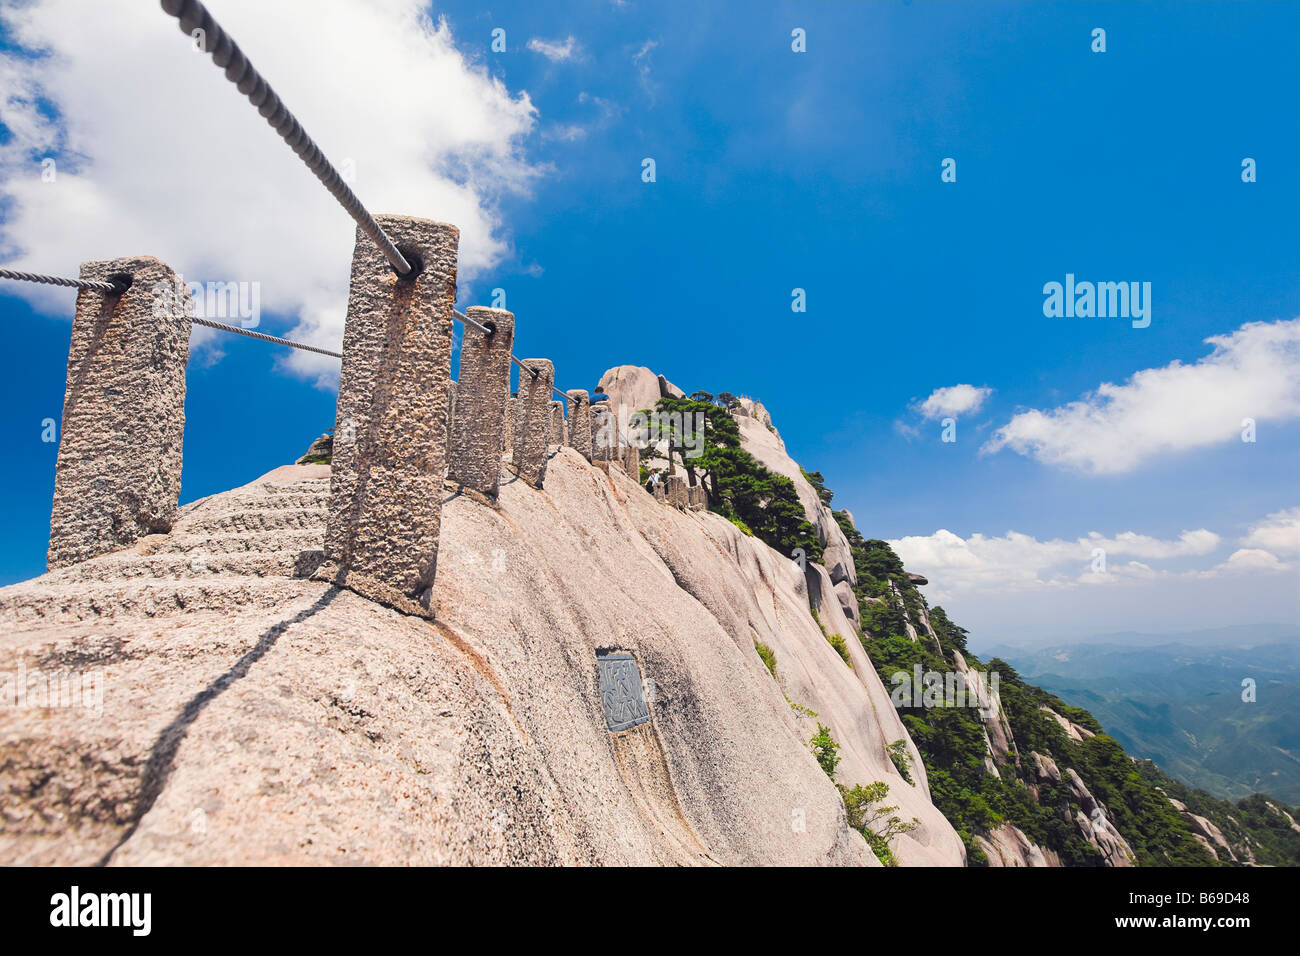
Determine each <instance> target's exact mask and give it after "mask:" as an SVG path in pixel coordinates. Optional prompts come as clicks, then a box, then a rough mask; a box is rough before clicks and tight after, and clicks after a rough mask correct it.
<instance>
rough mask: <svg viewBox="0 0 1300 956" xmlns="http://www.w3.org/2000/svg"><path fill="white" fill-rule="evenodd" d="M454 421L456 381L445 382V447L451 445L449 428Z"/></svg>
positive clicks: (450, 428)
mask: <svg viewBox="0 0 1300 956" xmlns="http://www.w3.org/2000/svg"><path fill="white" fill-rule="evenodd" d="M455 422H456V383H455V382H454V381H453V382H448V383H447V447H448V448H450V447H451V430H452V427H453V426H454V425H455Z"/></svg>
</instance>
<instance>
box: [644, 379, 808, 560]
mask: <svg viewBox="0 0 1300 956" xmlns="http://www.w3.org/2000/svg"><path fill="white" fill-rule="evenodd" d="M696 394H697V395H706V394H707V393H702V392H697V393H696ZM643 414H645V415H647V416H649V415H654V418H655V420H656V421H657V422H659V423H661V424H660V425H659V426H658V427H657V428H656V430H655V431H654V432H653V433H652V434H651V436H650V437H651V441H652V442H653V441H655V440H662V441H664V442H665V444H666V447H667V453H668V457H669V460H670V461H672V462H674V463H676V464H678V465H680V466H681V468H682V470H683V471H685V472H686V475H687V478H688V479H689V481H690V483H691V484H695V483H697V482H702V483H703V484H704V487H705V490H706V491H707V492H708V495H709V510H710V511H715V512H717V513H718V514H720V515H722V516H723V517H724V518H728V519H730V520H732V521H734V522H736V523H737V524H739V525H740V526H741V527H742V528H743V529H744V530H745V531H747V532H748V533H751V534H753V535H754V536H755V537H757V538H758V539H759V540H761V541H763V542H764V543H765V544H768V545H771V546H772V547H773V548H775V549H776V550H777V551H780V552H781V553H782V554H787V555H788V554H793V553H795V549H796V548H801V549H803V552H804V555H805V556H806V557H807V559H808V560H809V561H820V560H821V558H822V552H823V550H824V549H823V546H822V543H821V540H820V539H819V538H818V537H817V532H816V530H815V529H814V528H813V526H812V524H810V523H809V521H808V519H807V517H806V516H805V514H804V510H803V505H802V504H801V503H800V501H799V495H798V492H796V491H795V487H794V482H793V481H791V480H790V479H789V478H786V477H785V476H784V475H778V474H776V472H774V471H772V470H770V469H769V468H767V467H765V466H764V465H763V464H762V463H761V462H759V460H758V459H757V458H755V457H754V456H753V455H751V454H750V453H749V452H747V451H745V450H744V449H743V448H741V447H740V429H739V427H737V425H736V420H735V419H734V418H733V417H732V416H731V414H730V413H729V412H728V411H727V410H726V409H725V408H723V407H722V406H720V405H719V404H717V403H715V402H713V401H697V400H695V399H691V398H661V399H659V401H658V402H657V403H656V405H655V408H654V411H653V412H651V411H650V410H649V409H645V410H644V411H643ZM695 422H703V434H702V435H700V434H696V433H695V432H694V431H692V430H691V427H690V424H691V423H695ZM670 423H671V424H670ZM678 423H687V424H686V425H685V426H683V427H678ZM696 452H698V454H696Z"/></svg>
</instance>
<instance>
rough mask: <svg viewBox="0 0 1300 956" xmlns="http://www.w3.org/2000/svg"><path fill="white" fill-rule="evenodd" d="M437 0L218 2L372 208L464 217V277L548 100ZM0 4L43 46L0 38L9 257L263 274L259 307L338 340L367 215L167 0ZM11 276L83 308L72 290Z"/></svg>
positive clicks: (53, 308) (298, 363)
mask: <svg viewBox="0 0 1300 956" xmlns="http://www.w3.org/2000/svg"><path fill="white" fill-rule="evenodd" d="M426 7H427V4H426V3H424V2H423V0H373V2H370V3H366V4H358V3H354V2H351V0H281V2H278V3H274V4H269V3H262V2H259V0H225V2H223V3H222V5H221V9H220V10H219V11H217V13H218V15H219V16H220V19H221V22H222V25H223V26H225V27H226V29H227V30H229V31H230V33H231V34H232V35H233V36H234V37H235V39H236V41H237V42H238V43H239V44H240V46H241V47H242V48H243V50H244V51H245V53H247V54H248V56H249V58H250V59H251V60H252V61H253V63H254V64H256V66H257V68H258V69H259V70H260V71H261V72H262V74H263V75H264V76H265V77H266V78H267V80H268V82H269V83H271V85H272V86H273V87H274V88H275V90H276V92H277V93H279V94H280V96H281V97H282V98H283V99H284V101H285V103H286V104H287V105H288V107H289V108H290V109H291V110H293V112H294V114H295V115H296V116H297V117H298V119H299V121H300V122H302V124H303V125H304V126H305V127H306V129H307V131H308V133H309V134H310V135H311V136H312V137H313V139H315V141H316V143H317V144H318V145H319V146H320V148H321V149H322V151H323V152H324V153H325V155H326V156H328V157H329V158H330V159H331V161H332V162H333V163H334V164H335V165H336V166H338V167H339V168H340V169H344V168H346V167H351V168H353V169H355V177H354V178H353V180H352V182H351V185H352V187H353V189H354V190H355V191H356V193H357V194H358V196H360V197H361V199H362V201H363V202H364V203H365V204H366V205H367V207H368V208H369V209H370V210H371V211H372V212H376V213H385V212H395V213H402V214H405V215H412V216H420V217H425V218H430V219H435V220H439V221H443V222H450V223H454V224H456V225H457V226H459V227H460V264H459V265H460V277H461V280H462V286H463V285H464V281H465V280H466V279H472V278H473V277H474V276H475V275H480V274H482V273H483V272H485V271H486V270H488V269H491V268H492V267H493V266H494V265H495V264H497V263H498V262H500V261H501V260H502V259H503V258H504V257H505V256H507V255H508V254H509V251H510V250H509V246H508V242H507V239H506V237H505V235H504V228H503V223H502V222H501V219H500V217H499V215H498V214H497V212H496V211H495V208H494V202H495V200H496V198H498V197H499V196H501V195H502V194H503V193H505V192H507V191H518V190H526V189H527V188H528V186H529V184H530V183H531V182H532V181H533V179H534V178H535V177H536V176H537V175H538V172H539V171H538V169H536V168H535V167H533V166H531V165H530V164H529V163H528V162H527V161H526V159H525V157H524V155H523V152H522V147H521V145H520V144H521V141H522V139H523V137H524V136H526V135H527V134H528V133H529V131H530V130H531V129H532V127H533V124H534V122H535V115H536V111H535V110H534V108H533V106H532V103H531V102H530V100H529V98H528V96H527V94H525V93H520V94H518V95H514V94H511V93H510V91H509V90H507V89H506V87H505V86H504V85H503V84H502V83H501V82H500V81H499V80H496V79H494V78H493V77H491V76H490V75H489V73H488V72H487V71H486V69H484V68H483V67H482V66H479V65H476V64H474V63H472V62H471V61H470V60H468V59H466V57H465V56H463V55H462V54H461V53H460V52H458V50H457V49H456V47H455V45H454V43H453V38H452V35H451V31H450V29H449V28H448V27H447V25H446V24H445V23H442V22H439V23H433V22H431V21H430V19H429V17H428V14H427V12H426ZM0 17H2V18H3V21H4V23H5V25H6V27H7V28H8V30H9V32H10V37H11V40H12V42H14V43H16V44H18V45H19V46H20V47H22V48H23V49H25V50H28V51H32V50H40V51H43V52H44V54H45V55H43V56H41V57H39V58H37V59H31V58H30V57H29V56H24V55H21V54H16V53H13V52H6V53H3V54H0V81H3V84H2V85H3V89H4V90H5V93H4V94H3V96H2V97H0V121H3V122H4V124H5V125H6V126H7V127H8V128H9V129H10V131H11V132H12V134H13V135H12V138H11V139H10V140H9V141H8V142H7V143H5V144H3V145H0V201H3V202H8V203H10V204H11V205H10V206H9V207H8V208H7V209H6V214H5V219H4V222H3V224H2V225H0V249H2V250H3V258H5V259H8V260H11V262H10V263H7V264H12V265H13V266H14V267H15V268H28V269H31V270H33V271H42V272H52V273H56V274H76V270H77V266H78V263H80V262H81V261H83V260H88V259H106V258H114V257H117V256H123V255H135V254H141V253H147V254H151V255H156V256H158V257H159V258H162V259H163V260H165V261H167V262H168V263H169V264H170V265H172V266H173V267H174V268H175V269H177V270H178V271H179V272H181V273H183V274H184V275H185V277H186V278H187V279H188V280H191V281H195V280H198V281H203V280H208V279H217V280H228V281H257V282H260V283H261V293H262V308H263V314H264V315H265V314H266V313H267V312H270V313H274V314H276V315H285V316H291V317H294V318H296V320H297V326H296V328H294V329H293V330H292V333H291V334H292V337H295V338H300V339H304V340H306V341H309V342H312V343H315V344H319V345H325V346H330V347H334V348H337V347H338V345H339V343H340V342H341V340H342V328H343V319H344V314H345V309H346V302H347V287H348V271H349V263H350V260H351V256H352V246H353V242H354V235H355V227H354V225H353V223H352V222H351V221H350V220H349V218H348V217H347V214H346V213H344V212H343V211H342V210H341V209H340V208H339V207H338V205H337V203H335V201H334V200H333V199H332V198H330V196H329V194H328V193H326V192H325V190H324V189H322V188H321V186H320V184H319V183H318V182H317V181H316V179H315V177H314V176H312V175H311V173H310V172H309V171H308V170H307V169H306V168H304V167H303V165H302V163H301V162H300V161H299V160H298V159H297V158H296V157H295V156H294V155H293V154H292V153H291V152H290V150H289V149H288V148H287V147H286V146H285V145H284V143H283V142H282V141H281V140H280V139H279V137H278V136H276V135H275V133H274V131H272V130H271V129H270V127H268V126H267V124H266V122H265V120H263V119H262V118H261V117H260V116H258V115H257V113H256V111H255V110H253V109H252V108H251V107H250V106H249V104H248V102H247V100H245V99H244V98H243V97H242V96H240V95H239V93H238V92H237V91H236V90H235V89H234V87H233V86H232V85H231V84H230V83H229V82H227V80H226V79H225V78H224V77H223V76H222V75H221V72H220V71H219V70H218V69H217V68H216V67H215V66H214V65H213V64H212V61H211V58H210V57H208V56H205V55H202V54H199V53H197V52H194V51H193V50H192V48H191V43H190V41H189V40H188V39H187V38H186V37H185V36H183V35H182V34H181V33H180V31H179V30H178V29H177V26H176V21H175V20H174V19H172V18H171V17H169V16H167V15H166V14H164V13H163V12H162V11H161V10H160V9H159V8H158V5H157V4H156V3H139V4H137V3H130V4H108V3H90V4H87V3H84V2H80V0H41V2H38V3H36V4H34V5H30V6H23V7H20V8H15V9H5V10H4V11H3V12H0ZM41 101H44V102H46V103H48V104H50V105H51V106H52V107H53V108H54V110H56V111H57V116H56V118H55V119H51V118H50V117H49V115H48V113H47V112H45V111H43V110H42V109H41V108H39V107H38V103H39V102H41ZM56 150H57V152H55V151H56ZM46 155H56V156H57V158H58V176H57V179H56V181H55V182H53V183H43V182H42V181H41V176H40V171H41V167H40V160H41V158H42V157H44V156H46ZM14 288H15V291H16V292H18V293H19V294H22V295H25V296H28V297H29V298H30V299H31V300H32V301H33V302H34V303H35V304H36V305H37V307H39V308H43V309H45V310H46V311H49V312H51V313H54V314H58V313H62V314H69V313H70V312H71V299H70V297H69V296H68V294H67V293H66V292H61V291H57V290H45V289H40V288H37V287H30V288H29V287H27V286H18V287H14ZM211 334H212V335H219V334H220V333H211ZM285 364H287V365H289V366H290V367H291V368H293V369H294V370H295V371H297V372H299V373H302V374H308V375H313V376H314V375H321V376H323V377H324V378H326V379H327V380H328V379H330V378H332V377H333V375H334V374H335V371H336V369H337V363H336V362H332V361H331V360H328V359H320V358H319V357H315V356H310V355H308V354H306V353H301V352H294V353H292V355H291V357H290V358H288V359H286V360H285Z"/></svg>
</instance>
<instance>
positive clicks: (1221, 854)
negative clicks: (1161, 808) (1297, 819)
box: [1168, 797, 1271, 863]
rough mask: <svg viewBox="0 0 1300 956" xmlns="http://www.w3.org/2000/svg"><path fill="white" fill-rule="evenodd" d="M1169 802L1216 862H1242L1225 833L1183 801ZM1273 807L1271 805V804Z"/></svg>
mask: <svg viewBox="0 0 1300 956" xmlns="http://www.w3.org/2000/svg"><path fill="white" fill-rule="evenodd" d="M1168 799H1169V802H1170V803H1171V804H1173V807H1174V809H1175V810H1177V811H1178V812H1179V813H1181V814H1182V815H1183V819H1184V820H1186V821H1187V823H1188V824H1189V825H1190V826H1191V828H1192V836H1194V837H1196V839H1197V840H1198V841H1199V842H1200V844H1201V845H1202V846H1203V847H1205V849H1207V850H1209V851H1210V855H1211V856H1213V857H1214V858H1215V859H1216V860H1224V861H1227V862H1231V863H1238V862H1241V861H1240V860H1238V859H1237V854H1236V853H1234V852H1233V850H1232V846H1231V844H1229V843H1228V838H1227V837H1225V836H1224V835H1223V831H1222V830H1220V829H1219V828H1218V827H1217V826H1215V825H1214V823H1212V822H1211V821H1210V820H1208V819H1206V818H1205V817H1203V816H1201V815H1200V814H1199V813H1193V812H1192V811H1191V810H1190V809H1188V807H1187V804H1185V803H1183V802H1182V801H1181V800H1175V799H1174V798H1173V797H1169V798H1168ZM1270 806H1271V804H1270Z"/></svg>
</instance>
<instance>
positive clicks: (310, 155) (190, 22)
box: [162, 0, 411, 276]
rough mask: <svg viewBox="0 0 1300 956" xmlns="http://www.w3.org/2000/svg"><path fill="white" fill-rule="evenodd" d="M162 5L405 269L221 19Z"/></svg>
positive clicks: (167, 2) (182, 2)
mask: <svg viewBox="0 0 1300 956" xmlns="http://www.w3.org/2000/svg"><path fill="white" fill-rule="evenodd" d="M162 8H163V10H164V11H166V12H167V13H168V14H169V15H171V16H173V17H175V18H176V19H177V20H178V21H179V22H180V28H181V32H182V33H184V34H186V35H187V36H191V35H193V33H194V31H195V30H202V31H203V36H202V43H203V46H202V49H203V50H204V51H206V52H209V53H211V54H212V62H213V63H215V64H216V65H217V66H218V67H220V68H221V69H222V70H224V71H225V73H226V79H228V80H229V81H230V82H231V83H234V84H235V86H236V87H238V88H239V92H241V93H243V94H244V95H245V96H246V97H248V102H250V103H252V104H253V106H255V107H257V112H258V113H260V114H261V116H262V118H263V119H264V120H266V121H267V123H269V124H270V125H271V128H272V129H274V130H275V131H276V132H277V133H279V134H280V138H281V139H283V140H284V141H285V143H286V144H288V146H289V148H290V149H292V150H293V151H294V152H295V153H297V154H298V158H299V159H301V160H302V161H303V163H305V164H306V166H307V168H308V169H310V170H311V171H312V173H313V174H315V176H316V178H317V179H319V180H320V181H321V184H322V185H323V186H324V187H325V188H326V189H328V190H329V193H330V195H331V196H333V197H334V198H335V199H336V200H338V202H339V205H341V206H342V207H343V208H344V209H345V210H346V211H347V214H348V215H349V216H351V217H352V218H353V219H355V220H356V223H357V225H358V226H360V227H361V231H362V232H364V233H365V234H366V235H367V236H369V237H370V240H371V241H372V242H373V243H374V244H375V245H377V246H378V247H379V249H380V251H381V252H383V254H384V256H385V258H387V259H388V261H389V262H390V263H392V265H393V268H394V269H396V270H397V274H398V275H402V276H405V275H409V274H410V272H411V264H410V263H409V262H407V261H406V257H405V256H403V255H402V253H401V252H399V251H398V249H397V246H395V245H393V241H392V240H391V239H389V238H388V234H387V233H385V232H384V230H383V229H381V228H380V227H379V223H377V222H375V218H374V216H372V215H370V213H369V212H368V211H367V210H366V207H365V206H363V205H361V200H360V199H358V198H357V196H356V193H354V192H353V191H352V190H351V189H350V188H348V184H347V183H345V182H344V181H343V177H342V176H340V175H339V172H338V170H337V169H335V168H334V167H333V166H332V165H331V164H330V161H329V160H328V159H326V158H325V155H324V154H323V153H322V152H321V151H320V147H318V146H317V145H316V144H315V143H314V142H312V139H311V137H310V136H308V135H307V131H306V130H304V129H303V128H302V124H301V123H299V122H298V120H297V119H296V118H295V117H294V115H293V114H292V113H290V112H289V108H288V107H287V106H285V105H284V103H283V102H281V100H280V97H278V96H276V94H275V91H274V90H273V89H271V87H270V85H269V84H268V83H267V82H266V80H265V79H263V78H262V75H261V74H260V73H258V72H257V70H256V69H255V68H254V66H253V64H252V63H250V62H249V60H248V57H246V56H245V55H244V51H243V50H241V49H239V46H238V44H236V43H235V41H234V40H232V39H231V38H230V34H228V33H227V32H226V31H225V30H223V29H222V28H221V24H219V23H217V21H216V20H214V19H213V18H212V14H210V13H209V12H208V9H207V7H205V6H204V5H203V4H202V3H200V2H199V0H162Z"/></svg>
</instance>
